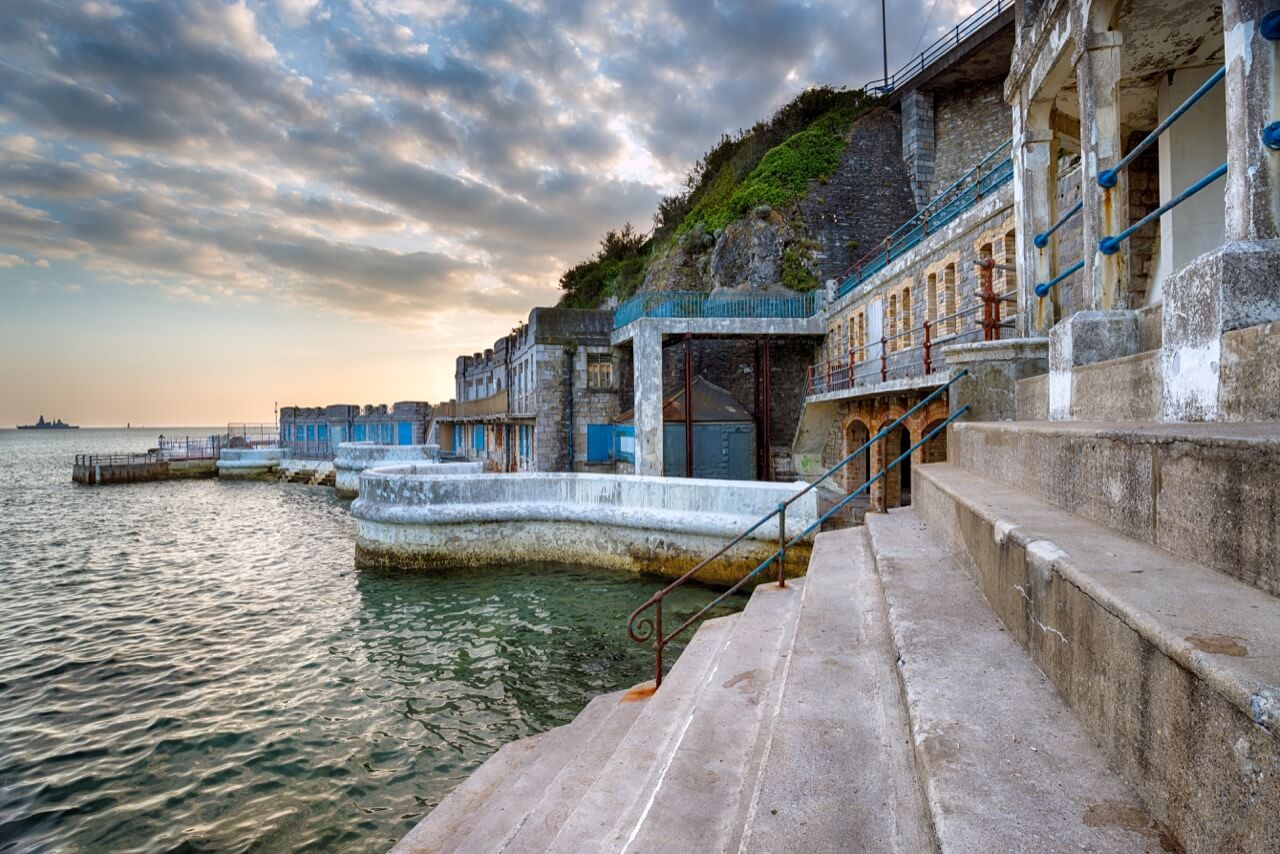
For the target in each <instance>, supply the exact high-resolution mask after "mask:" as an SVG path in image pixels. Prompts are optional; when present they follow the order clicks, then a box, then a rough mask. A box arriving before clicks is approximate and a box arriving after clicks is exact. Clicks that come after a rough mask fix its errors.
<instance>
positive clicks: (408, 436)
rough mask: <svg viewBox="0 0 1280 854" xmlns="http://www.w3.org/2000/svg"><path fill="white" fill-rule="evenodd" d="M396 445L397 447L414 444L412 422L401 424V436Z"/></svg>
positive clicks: (402, 422)
mask: <svg viewBox="0 0 1280 854" xmlns="http://www.w3.org/2000/svg"><path fill="white" fill-rule="evenodd" d="M396 444H397V445H412V444H413V422H411V421H401V422H400V435H399V437H397V439H396Z"/></svg>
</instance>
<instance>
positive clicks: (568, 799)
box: [489, 692, 645, 852]
mask: <svg viewBox="0 0 1280 854" xmlns="http://www.w3.org/2000/svg"><path fill="white" fill-rule="evenodd" d="M609 697H610V699H611V705H610V709H609V716H608V718H607V719H606V720H605V721H604V722H602V723H601V725H600V726H599V727H598V728H597V729H596V731H595V732H594V733H593V734H592V736H591V737H590V738H589V739H586V740H584V741H583V742H582V744H581V748H580V749H579V750H578V754H577V756H576V757H575V758H574V760H573V761H572V762H570V763H569V764H567V765H565V766H564V768H562V769H561V771H560V773H559V774H558V775H557V776H556V778H555V780H553V781H552V782H551V784H550V785H549V786H547V787H546V789H545V791H544V792H543V795H542V797H541V798H540V799H539V801H538V802H537V804H535V805H534V806H533V808H532V809H530V810H529V811H528V813H527V814H526V815H525V816H524V818H523V819H522V820H521V822H520V823H519V824H518V825H517V826H516V827H514V828H513V829H512V831H511V833H510V834H509V835H508V837H507V838H506V839H505V840H504V841H503V843H502V845H501V846H497V847H493V848H490V849H489V850H490V851H510V852H518V851H545V850H547V846H549V845H550V844H551V841H552V840H553V839H555V836H556V834H557V833H558V832H559V831H560V828H561V827H562V826H563V825H564V823H565V821H566V819H568V817H569V815H570V814H571V813H572V812H573V810H574V809H575V808H576V807H577V805H578V802H579V801H580V800H581V798H582V795H583V793H585V792H586V791H587V790H588V789H589V788H590V787H591V786H592V784H594V783H595V781H596V778H597V776H598V775H599V774H600V772H601V770H603V769H604V767H605V765H606V764H607V763H608V761H609V758H610V757H611V756H612V755H613V753H614V751H615V750H617V748H618V745H619V744H621V743H622V740H623V739H624V738H625V737H626V735H627V733H628V732H629V731H630V730H631V727H632V725H633V724H634V723H635V720H636V718H637V717H638V716H639V714H640V712H641V711H642V710H643V709H644V707H645V699H644V698H643V697H635V696H634V695H631V694H630V692H621V693H619V694H610V695H609Z"/></svg>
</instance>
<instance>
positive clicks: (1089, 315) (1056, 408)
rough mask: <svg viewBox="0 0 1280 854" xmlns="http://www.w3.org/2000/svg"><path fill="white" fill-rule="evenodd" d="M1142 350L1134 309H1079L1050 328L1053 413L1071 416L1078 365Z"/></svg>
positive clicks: (1057, 417)
mask: <svg viewBox="0 0 1280 854" xmlns="http://www.w3.org/2000/svg"><path fill="white" fill-rule="evenodd" d="M1137 352H1138V316H1137V312H1133V311H1078V312H1076V313H1075V314H1073V315H1071V316H1070V317H1068V318H1067V319H1065V320H1064V321H1062V322H1061V323H1059V324H1058V325H1057V326H1054V327H1053V329H1051V330H1049V417H1050V418H1052V419H1053V420H1055V421H1059V420H1066V419H1069V418H1071V417H1072V416H1071V399H1072V398H1071V392H1072V389H1073V388H1074V383H1073V377H1074V369H1075V368H1076V367H1078V366H1080V365H1091V364H1093V363H1094V362H1103V361H1107V360H1110V359H1119V358H1121V357H1123V356H1131V355H1133V354H1134V353H1137Z"/></svg>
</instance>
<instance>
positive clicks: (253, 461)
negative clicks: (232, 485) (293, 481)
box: [218, 448, 284, 479]
mask: <svg viewBox="0 0 1280 854" xmlns="http://www.w3.org/2000/svg"><path fill="white" fill-rule="evenodd" d="M283 459H284V450H283V449H282V448H223V449H222V451H221V452H220V453H219V454H218V477H219V478H228V479H246V478H247V479H263V478H270V477H271V476H272V475H273V474H274V473H275V472H276V470H277V469H279V468H280V464H281V462H282V461H283Z"/></svg>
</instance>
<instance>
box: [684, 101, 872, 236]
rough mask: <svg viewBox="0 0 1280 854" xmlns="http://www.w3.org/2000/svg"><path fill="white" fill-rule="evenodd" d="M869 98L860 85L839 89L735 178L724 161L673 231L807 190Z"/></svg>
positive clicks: (723, 219) (720, 222)
mask: <svg viewBox="0 0 1280 854" xmlns="http://www.w3.org/2000/svg"><path fill="white" fill-rule="evenodd" d="M874 103H875V101H874V99H872V98H870V97H868V96H866V95H865V94H864V93H862V92H861V91H853V92H839V93H837V95H836V106H835V107H833V108H832V109H830V110H829V111H827V112H826V113H824V114H823V115H821V116H819V117H818V118H817V119H815V120H814V121H813V122H812V123H811V124H810V125H809V126H808V127H806V128H805V129H804V130H802V131H800V132H799V133H796V134H794V135H792V136H791V137H788V138H787V139H786V140H785V141H783V142H782V143H781V144H779V145H776V146H774V147H773V148H770V149H769V150H768V151H767V152H765V154H764V156H763V157H762V158H761V159H760V162H759V163H758V164H757V165H756V166H755V168H754V169H752V170H751V172H750V174H748V175H747V176H746V177H745V178H743V179H742V180H741V181H738V180H735V175H734V171H735V170H734V166H735V164H734V163H725V164H724V165H722V166H721V167H720V170H719V171H718V172H717V174H716V175H715V177H714V178H712V179H711V180H710V181H709V182H707V183H705V184H704V185H703V187H702V192H701V193H700V194H699V198H698V200H697V202H696V203H695V204H694V206H693V209H692V210H690V211H689V213H688V214H687V215H686V216H685V217H684V220H683V221H682V222H681V223H680V225H679V227H678V228H677V229H676V234H677V235H680V234H684V233H685V232H687V231H689V230H691V229H693V228H696V227H697V226H699V225H701V226H702V227H703V228H705V229H706V230H707V231H715V230H716V229H719V228H724V227H725V226H726V225H728V224H729V223H731V222H734V221H735V220H738V219H741V218H742V217H744V216H746V215H747V214H748V213H749V212H750V211H751V209H752V208H754V207H756V206H757V205H769V206H770V207H773V208H780V207H785V206H786V205H789V204H791V203H792V202H794V201H795V200H797V199H799V198H800V197H801V196H803V195H804V194H805V193H806V192H807V191H808V189H809V182H811V181H821V180H823V179H825V178H826V177H828V176H829V175H830V174H831V173H832V172H834V171H835V169H836V167H838V166H839V165H840V157H841V155H843V154H844V147H845V144H846V141H845V134H846V133H848V131H849V127H850V126H851V125H852V124H853V122H854V120H855V119H857V118H858V117H859V116H861V115H862V114H864V113H865V112H867V110H868V109H870V108H871V106H872V105H873V104H874Z"/></svg>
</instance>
